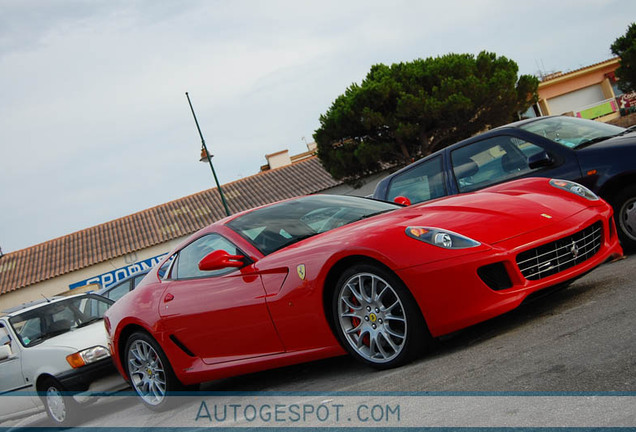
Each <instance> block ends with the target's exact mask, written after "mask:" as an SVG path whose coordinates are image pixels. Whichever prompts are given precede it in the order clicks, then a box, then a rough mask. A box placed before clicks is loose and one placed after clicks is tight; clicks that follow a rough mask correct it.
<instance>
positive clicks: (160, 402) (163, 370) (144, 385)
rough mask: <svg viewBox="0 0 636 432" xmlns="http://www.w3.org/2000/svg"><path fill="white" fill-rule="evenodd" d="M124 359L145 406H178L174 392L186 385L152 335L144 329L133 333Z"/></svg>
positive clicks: (133, 385)
mask: <svg viewBox="0 0 636 432" xmlns="http://www.w3.org/2000/svg"><path fill="white" fill-rule="evenodd" d="M124 359H125V368H126V372H127V374H128V377H129V379H130V384H131V386H132V388H133V389H134V390H135V392H136V393H137V395H138V396H139V397H140V398H141V400H142V402H143V403H144V405H145V406H147V407H148V408H150V409H151V410H154V411H162V410H165V409H167V408H169V407H171V406H173V405H174V402H175V401H174V399H175V398H174V393H175V392H176V391H179V390H181V389H182V388H183V386H182V384H181V382H179V380H178V379H177V377H176V375H175V374H174V372H173V370H172V366H171V365H170V362H169V361H168V358H167V357H166V355H165V353H164V352H163V349H161V347H160V346H159V344H158V343H157V341H155V340H154V339H153V338H152V336H150V335H148V334H147V333H144V332H135V333H133V334H132V335H130V337H129V338H128V340H127V341H126V350H125V351H124Z"/></svg>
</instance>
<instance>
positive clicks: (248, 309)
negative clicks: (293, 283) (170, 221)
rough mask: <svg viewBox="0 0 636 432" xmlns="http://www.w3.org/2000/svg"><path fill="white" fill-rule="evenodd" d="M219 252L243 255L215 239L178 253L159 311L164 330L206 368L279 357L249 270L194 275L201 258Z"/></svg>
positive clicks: (261, 293)
mask: <svg viewBox="0 0 636 432" xmlns="http://www.w3.org/2000/svg"><path fill="white" fill-rule="evenodd" d="M219 249H222V250H225V251H226V252H228V253H230V254H232V255H242V253H241V251H240V250H239V249H238V248H237V247H236V246H235V245H234V244H232V243H231V242H230V241H229V240H227V239H226V238H224V237H222V236H220V235H219V234H215V233H213V234H207V235H205V236H202V237H200V238H198V239H197V240H195V241H193V242H191V243H190V244H188V245H187V246H186V247H184V248H183V249H182V250H181V251H179V252H178V254H177V256H176V258H175V259H176V261H175V263H174V265H173V267H172V270H171V275H170V279H171V280H172V281H171V282H169V283H168V284H167V285H168V286H167V288H166V290H165V292H164V293H163V298H162V300H161V302H160V305H159V309H160V310H159V313H160V315H161V321H162V326H163V328H164V330H165V331H167V332H168V334H169V336H171V337H172V338H173V339H174V338H176V339H177V340H178V342H179V343H181V344H182V345H183V346H184V347H185V348H186V349H188V350H189V351H191V352H192V353H193V354H195V355H196V356H197V357H200V358H202V360H203V361H204V362H205V363H208V364H213V363H221V362H227V361H232V360H238V359H241V358H249V357H256V356H262V355H267V354H274V353H280V352H283V351H284V347H283V344H282V343H281V341H280V338H279V337H278V334H277V332H276V329H275V327H274V324H273V322H272V320H271V317H270V314H269V311H268V309H267V305H266V303H265V291H264V289H263V284H262V283H261V280H260V277H259V276H258V275H257V274H255V273H254V267H253V265H251V264H250V265H247V266H246V267H243V268H241V269H236V268H227V269H221V270H215V271H211V272H205V271H201V270H199V269H198V263H199V261H200V260H201V259H202V258H203V257H204V256H206V255H207V254H209V253H210V252H212V251H214V250H219Z"/></svg>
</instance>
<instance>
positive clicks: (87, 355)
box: [66, 345, 110, 369]
mask: <svg viewBox="0 0 636 432" xmlns="http://www.w3.org/2000/svg"><path fill="white" fill-rule="evenodd" d="M108 357H110V351H108V348H105V347H103V346H101V345H98V346H94V347H92V348H87V349H85V350H82V351H79V352H76V353H73V354H71V355H68V356H66V361H67V362H68V364H70V365H71V367H72V368H73V369H77V368H79V367H82V366H85V365H87V364H90V363H94V362H96V361H98V360H102V359H105V358H108Z"/></svg>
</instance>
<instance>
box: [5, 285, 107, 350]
mask: <svg viewBox="0 0 636 432" xmlns="http://www.w3.org/2000/svg"><path fill="white" fill-rule="evenodd" d="M111 304H112V301H110V300H108V299H106V298H103V297H100V296H96V295H83V296H80V297H72V298H69V299H65V300H61V301H52V302H50V303H44V304H43V305H42V306H40V307H38V308H35V309H30V310H27V311H25V312H23V313H21V314H18V315H16V316H13V317H11V318H10V319H9V322H10V323H11V326H12V327H13V329H14V331H15V333H16V334H17V335H18V337H19V339H20V342H21V343H22V345H24V346H25V347H30V346H34V345H37V344H39V343H41V342H43V341H45V340H46V339H49V338H52V337H55V336H58V335H60V334H62V333H66V332H68V331H71V330H73V329H76V328H79V327H84V326H86V325H88V324H90V323H93V322H95V321H98V320H101V319H102V318H103V316H104V312H106V310H107V309H108V308H109V307H110V305H111Z"/></svg>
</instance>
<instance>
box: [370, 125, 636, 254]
mask: <svg viewBox="0 0 636 432" xmlns="http://www.w3.org/2000/svg"><path fill="white" fill-rule="evenodd" d="M520 177H553V178H561V179H566V180H574V181H576V182H578V183H581V184H582V185H585V186H587V187H588V188H590V189H591V190H592V191H594V192H595V193H597V194H598V195H600V196H601V197H602V198H604V199H605V200H606V201H608V202H609V203H611V204H612V206H613V207H614V213H615V218H616V222H617V227H618V233H619V236H620V239H621V242H622V244H623V247H624V248H625V249H629V250H631V251H634V250H636V131H634V130H633V129H632V128H630V129H624V128H621V127H618V126H613V125H609V124H605V123H601V122H595V121H591V120H583V119H578V118H573V117H563V116H557V117H539V118H536V119H531V120H522V121H519V122H516V123H511V124H509V125H506V126H502V127H499V128H496V129H493V130H491V131H489V132H486V133H484V134H481V135H478V136H475V137H472V138H469V139H467V140H464V141H461V142H459V143H456V144H453V145H452V146H449V147H446V148H444V149H442V150H440V151H438V152H436V153H433V154H431V155H429V156H427V157H425V158H423V159H420V160H419V161H417V162H414V163H412V164H411V165H408V166H407V167H405V168H402V169H401V170H399V171H397V172H395V173H393V174H391V175H389V176H388V177H386V178H384V179H382V180H381V181H380V182H379V183H378V185H377V186H376V189H375V192H374V193H373V197H374V198H378V199H383V200H389V201H392V200H394V199H395V198H397V197H399V196H404V197H406V198H408V199H409V200H410V201H411V203H417V202H421V201H427V200H431V199H435V198H440V197H443V196H446V195H453V194H458V193H464V192H472V191H475V190H477V189H482V188H484V187H486V186H490V185H493V184H496V183H501V182H504V181H508V180H512V179H516V178H520Z"/></svg>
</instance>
